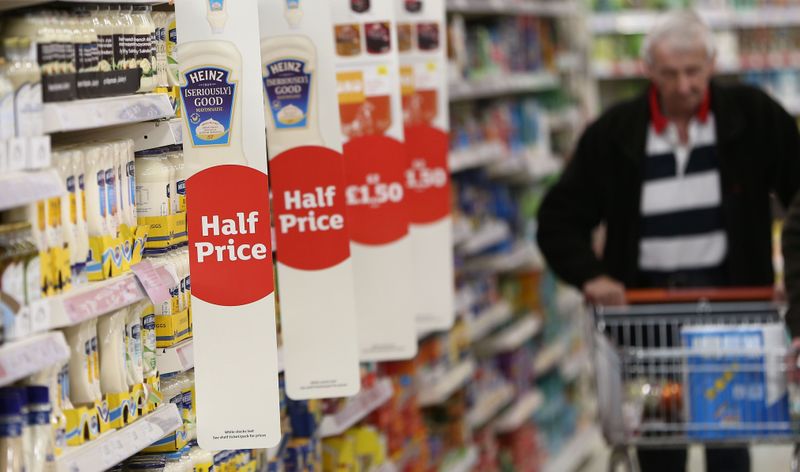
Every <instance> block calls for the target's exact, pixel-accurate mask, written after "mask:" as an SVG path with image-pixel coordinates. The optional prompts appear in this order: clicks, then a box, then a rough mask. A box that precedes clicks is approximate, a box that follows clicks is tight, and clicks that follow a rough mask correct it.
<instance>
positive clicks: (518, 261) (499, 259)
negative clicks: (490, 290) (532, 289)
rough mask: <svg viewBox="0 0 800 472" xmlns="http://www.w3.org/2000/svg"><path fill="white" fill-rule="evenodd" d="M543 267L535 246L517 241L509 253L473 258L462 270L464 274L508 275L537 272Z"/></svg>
mask: <svg viewBox="0 0 800 472" xmlns="http://www.w3.org/2000/svg"><path fill="white" fill-rule="evenodd" d="M543 267H544V261H543V260H542V255H541V253H540V252H539V249H538V248H537V247H536V245H535V244H533V243H531V242H528V241H518V242H517V243H516V244H514V247H513V248H512V249H511V251H507V252H501V253H498V254H492V255H487V256H482V257H479V258H474V259H473V260H470V261H467V263H466V264H464V267H463V269H462V271H463V272H466V273H479V272H491V273H510V272H523V271H538V270H541V269H542V268H543Z"/></svg>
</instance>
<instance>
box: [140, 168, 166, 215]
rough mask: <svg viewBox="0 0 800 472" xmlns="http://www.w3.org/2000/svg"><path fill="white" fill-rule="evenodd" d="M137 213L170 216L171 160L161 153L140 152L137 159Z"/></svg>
mask: <svg viewBox="0 0 800 472" xmlns="http://www.w3.org/2000/svg"><path fill="white" fill-rule="evenodd" d="M135 166H136V168H135V172H136V214H137V215H138V217H139V218H143V217H156V216H168V215H169V214H170V207H171V205H172V202H171V200H170V188H171V181H170V170H169V161H168V160H167V159H166V158H165V157H164V155H163V154H160V153H149V152H145V153H139V155H138V156H136V160H135Z"/></svg>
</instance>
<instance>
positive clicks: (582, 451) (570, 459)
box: [542, 426, 603, 472]
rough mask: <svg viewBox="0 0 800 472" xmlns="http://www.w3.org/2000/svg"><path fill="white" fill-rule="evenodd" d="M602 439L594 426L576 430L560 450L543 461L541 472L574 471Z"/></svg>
mask: <svg viewBox="0 0 800 472" xmlns="http://www.w3.org/2000/svg"><path fill="white" fill-rule="evenodd" d="M602 441H603V439H602V436H601V434H600V430H599V429H598V428H597V427H596V426H587V427H585V428H584V429H583V430H582V431H580V432H578V433H577V434H576V435H575V436H574V437H573V438H572V439H571V440H570V441H569V443H567V444H566V445H565V446H564V447H563V448H562V449H561V451H560V452H559V453H558V454H557V455H556V456H554V457H552V458H550V460H548V461H547V463H545V465H544V468H543V469H542V471H543V472H574V471H575V470H577V469H578V467H580V466H581V464H583V462H585V461H586V459H588V457H589V455H590V454H591V453H592V451H593V450H595V449H597V448H598V447H599V445H600V444H601V443H602Z"/></svg>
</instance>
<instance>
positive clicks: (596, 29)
mask: <svg viewBox="0 0 800 472" xmlns="http://www.w3.org/2000/svg"><path fill="white" fill-rule="evenodd" d="M698 13H699V14H700V16H701V17H702V18H703V19H704V20H705V21H706V22H707V23H708V24H709V26H711V28H713V29H716V30H725V29H732V28H750V27H783V26H796V25H797V24H798V23H800V7H797V6H791V7H759V8H748V9H744V8H742V9H734V8H730V9H722V8H717V9H704V10H698ZM658 17H659V12H658V11H653V10H641V11H624V12H602V13H593V14H592V15H591V16H590V21H589V28H590V29H591V31H592V32H593V33H594V34H613V33H620V34H637V33H646V32H647V31H649V30H650V29H651V28H653V27H654V26H655V24H656V22H657V21H658Z"/></svg>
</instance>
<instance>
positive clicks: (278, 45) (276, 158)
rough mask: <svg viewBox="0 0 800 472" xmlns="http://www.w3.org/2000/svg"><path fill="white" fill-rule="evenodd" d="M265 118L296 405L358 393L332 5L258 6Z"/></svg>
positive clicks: (271, 2) (265, 1) (266, 0)
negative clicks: (297, 402)
mask: <svg viewBox="0 0 800 472" xmlns="http://www.w3.org/2000/svg"><path fill="white" fill-rule="evenodd" d="M259 17H260V25H261V76H262V88H263V93H264V99H263V101H261V102H260V103H264V110H263V112H262V113H263V114H264V116H265V117H266V124H267V142H268V148H269V166H270V178H271V182H272V195H273V209H274V211H275V241H276V245H277V247H278V251H277V262H278V281H279V284H278V286H279V291H280V316H281V328H282V335H283V346H284V355H285V375H286V393H287V394H288V395H289V397H290V398H293V399H297V400H303V399H311V398H330V397H345V396H351V395H355V394H356V393H358V391H359V389H360V375H359V359H358V345H359V344H358V332H357V322H356V299H355V293H354V281H353V260H352V258H351V254H350V228H349V226H350V222H349V219H348V217H347V203H346V191H345V189H346V181H345V173H344V158H343V156H342V138H341V132H340V123H339V114H338V107H337V103H336V99H337V95H336V70H335V67H334V62H333V61H334V47H333V35H332V33H331V30H332V29H331V28H332V27H331V16H330V2H329V1H328V0H299V1H298V0H289V1H277V0H260V1H259Z"/></svg>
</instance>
